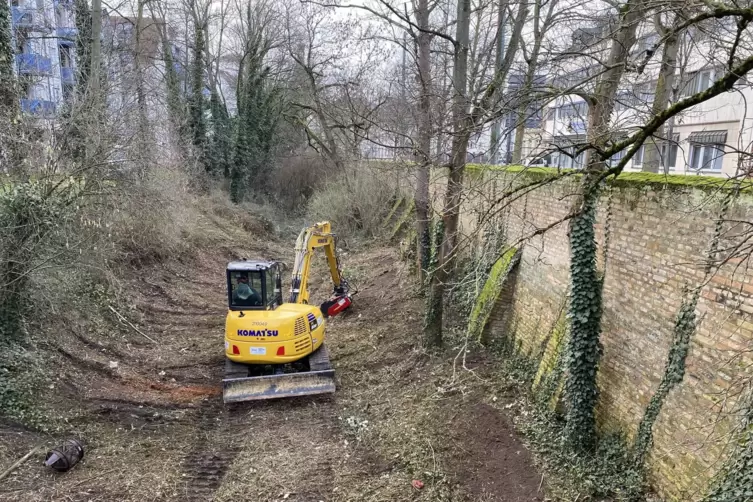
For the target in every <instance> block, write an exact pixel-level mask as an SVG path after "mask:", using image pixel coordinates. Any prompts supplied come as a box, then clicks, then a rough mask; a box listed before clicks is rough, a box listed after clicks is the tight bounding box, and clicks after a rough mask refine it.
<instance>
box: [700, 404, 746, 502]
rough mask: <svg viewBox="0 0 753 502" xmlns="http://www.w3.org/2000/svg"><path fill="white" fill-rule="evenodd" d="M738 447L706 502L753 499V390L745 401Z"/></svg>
mask: <svg viewBox="0 0 753 502" xmlns="http://www.w3.org/2000/svg"><path fill="white" fill-rule="evenodd" d="M744 406H745V409H744V417H743V423H742V428H741V432H740V433H739V434H738V437H737V438H736V449H735V451H733V453H732V455H731V456H730V458H729V459H728V460H727V462H726V463H725V465H724V467H723V468H722V470H721V472H720V473H719V475H718V476H717V477H716V480H715V481H714V482H713V483H712V485H711V489H710V490H709V493H708V494H707V495H706V496H705V497H704V499H703V501H704V502H750V501H751V500H753V390H751V391H750V392H749V396H748V399H747V400H746V401H745V405H744Z"/></svg>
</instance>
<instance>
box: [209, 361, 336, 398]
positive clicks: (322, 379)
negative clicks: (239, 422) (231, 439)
mask: <svg viewBox="0 0 753 502" xmlns="http://www.w3.org/2000/svg"><path fill="white" fill-rule="evenodd" d="M333 392H335V370H333V369H329V370H323V371H307V372H304V373H288V374H282V375H264V376H258V377H245V378H226V379H224V380H223V381H222V397H223V399H224V401H225V402H226V403H237V402H241V401H257V400H262V399H278V398H283V397H294V396H311V395H315V394H331V393H333Z"/></svg>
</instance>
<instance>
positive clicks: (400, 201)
mask: <svg viewBox="0 0 753 502" xmlns="http://www.w3.org/2000/svg"><path fill="white" fill-rule="evenodd" d="M403 202H405V197H400V198H398V199H397V200H396V201H395V204H393V205H392V209H390V212H389V213H387V216H386V217H385V218H384V223H383V226H384V227H385V228H386V227H388V226H389V225H390V223H392V218H394V217H395V214H396V213H397V210H398V209H400V206H402V205H403Z"/></svg>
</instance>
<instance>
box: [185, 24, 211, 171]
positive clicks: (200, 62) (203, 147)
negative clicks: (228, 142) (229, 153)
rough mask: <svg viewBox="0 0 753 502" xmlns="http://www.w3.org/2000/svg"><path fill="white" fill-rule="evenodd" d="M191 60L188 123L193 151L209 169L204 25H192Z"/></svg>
mask: <svg viewBox="0 0 753 502" xmlns="http://www.w3.org/2000/svg"><path fill="white" fill-rule="evenodd" d="M194 31H195V33H194V47H193V62H192V64H191V101H190V104H189V108H190V120H191V121H190V124H191V135H192V138H193V145H194V148H195V153H196V155H197V157H198V159H199V162H200V163H201V165H203V166H204V168H205V169H206V170H207V171H209V170H210V169H211V166H210V163H209V162H208V159H207V153H208V152H207V128H206V124H205V123H204V95H203V92H204V25H203V24H201V23H200V22H196V23H195V26H194Z"/></svg>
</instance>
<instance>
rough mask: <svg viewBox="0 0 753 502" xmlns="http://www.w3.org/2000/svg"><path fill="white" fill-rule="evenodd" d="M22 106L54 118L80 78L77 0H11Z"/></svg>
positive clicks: (46, 117) (38, 114)
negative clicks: (77, 75)
mask: <svg viewBox="0 0 753 502" xmlns="http://www.w3.org/2000/svg"><path fill="white" fill-rule="evenodd" d="M10 6H11V18H12V19H11V22H12V28H13V46H14V48H15V59H16V69H17V72H18V77H19V83H20V86H21V109H22V110H23V112H25V113H27V114H30V115H32V116H34V117H38V118H40V119H52V118H54V117H55V114H56V112H57V111H58V109H59V108H60V106H61V104H62V103H63V101H64V100H65V99H66V96H68V95H70V91H71V89H72V88H73V85H74V83H75V78H76V72H75V43H76V36H77V33H76V23H75V17H74V7H73V0H10Z"/></svg>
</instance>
